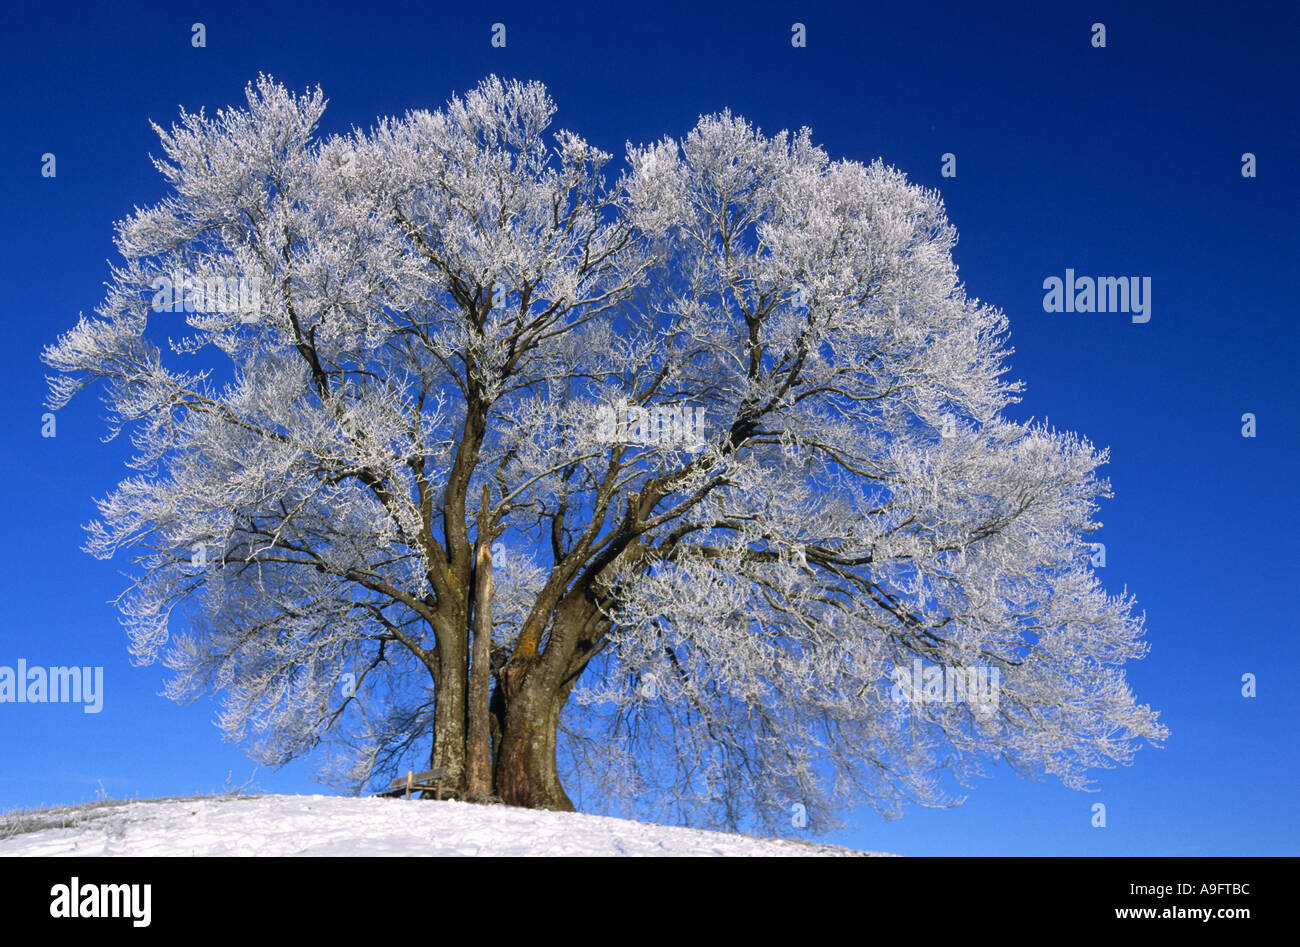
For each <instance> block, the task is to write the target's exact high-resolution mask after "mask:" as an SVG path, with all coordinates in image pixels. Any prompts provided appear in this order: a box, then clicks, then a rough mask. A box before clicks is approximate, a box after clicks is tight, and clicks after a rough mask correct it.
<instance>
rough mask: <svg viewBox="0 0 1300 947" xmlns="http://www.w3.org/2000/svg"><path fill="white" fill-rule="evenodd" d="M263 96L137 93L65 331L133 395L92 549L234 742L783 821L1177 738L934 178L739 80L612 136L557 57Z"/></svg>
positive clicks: (531, 793) (926, 800) (380, 769)
mask: <svg viewBox="0 0 1300 947" xmlns="http://www.w3.org/2000/svg"><path fill="white" fill-rule="evenodd" d="M247 98H248V107H247V108H246V109H232V110H225V111H220V112H218V113H217V114H216V116H215V117H207V116H205V115H204V113H202V112H200V113H199V114H197V115H196V114H189V113H185V112H182V113H181V118H180V121H179V123H178V124H177V125H175V126H173V127H172V128H171V129H170V130H164V129H162V128H156V130H157V131H158V133H159V136H160V138H161V142H162V148H163V151H164V153H165V158H164V159H158V160H156V161H155V164H156V166H157V168H158V169H159V171H160V172H161V173H162V174H163V176H164V177H165V178H166V181H167V183H168V185H169V186H170V193H169V194H168V195H167V196H166V197H165V199H164V200H162V201H161V202H160V203H158V204H157V205H156V206H153V207H149V208H147V209H143V210H140V209H137V210H136V211H135V213H134V214H132V215H131V216H129V217H128V218H127V219H125V220H124V221H123V222H121V223H120V224H119V226H118V235H117V246H118V248H119V250H120V252H121V254H122V257H123V259H124V262H123V263H121V264H120V265H119V266H117V267H116V268H115V269H114V271H113V273H112V280H111V283H110V284H109V289H108V292H107V294H106V298H105V299H104V301H103V302H102V304H101V306H100V307H99V309H98V311H97V315H98V318H96V319H85V318H82V319H81V320H80V321H79V322H78V324H77V326H76V327H75V328H73V329H72V330H70V331H69V332H67V333H66V334H64V335H63V336H62V337H61V338H60V339H59V341H58V342H57V344H55V345H53V346H51V347H49V348H48V349H46V351H45V353H44V359H45V361H46V363H47V364H48V365H50V366H51V367H52V368H54V369H56V370H57V373H56V374H55V375H53V376H52V377H51V380H50V384H51V389H50V397H49V404H50V406H51V407H52V408H54V409H58V408H60V407H62V406H63V405H65V404H66V403H67V402H68V400H69V399H70V398H72V397H73V396H74V394H76V393H77V392H78V391H80V390H81V389H82V388H85V387H88V386H91V385H95V384H96V383H101V382H102V383H103V384H102V388H103V393H104V396H105V399H106V402H107V404H108V406H109V410H110V412H111V423H112V432H113V433H117V432H118V431H121V430H125V429H129V430H130V432H131V436H132V443H133V445H134V447H135V458H134V461H133V464H134V467H135V468H136V471H137V472H136V473H135V475H133V476H130V477H129V478H127V479H125V480H123V482H122V483H120V484H119V485H118V486H117V488H116V489H115V490H114V491H113V492H111V493H110V494H109V495H108V496H107V498H106V499H104V500H102V501H101V502H100V503H99V508H100V518H99V519H98V520H96V521H94V522H92V523H91V524H90V525H89V527H88V530H89V539H88V549H89V551H90V552H92V553H93V554H95V555H96V556H99V557H111V556H113V555H114V554H115V553H117V552H118V551H119V550H129V551H131V552H132V554H133V555H134V559H133V561H134V563H135V574H134V577H133V579H134V580H133V582H132V584H131V585H130V586H129V588H128V589H127V590H126V591H125V592H124V593H123V595H122V597H121V599H120V600H119V601H120V607H121V610H122V612H123V614H124V616H125V621H126V623H127V625H128V626H129V631H130V635H131V640H132V649H133V653H134V654H135V656H136V657H137V658H138V659H139V660H142V661H150V660H155V659H157V658H159V657H161V658H162V659H163V660H164V661H165V662H166V663H167V664H168V666H169V667H171V668H173V669H174V670H175V672H176V673H175V675H174V677H173V678H172V681H171V684H170V693H171V695H172V696H174V697H176V698H177V699H186V698H191V697H194V696H197V695H200V694H204V693H213V692H215V693H219V694H220V695H221V697H222V699H223V708H224V709H223V714H222V716H221V718H220V725H221V727H222V728H223V729H224V731H225V732H226V734H228V736H229V737H230V738H231V739H237V740H244V741H247V742H248V744H249V746H250V751H251V752H254V753H255V754H256V755H257V756H258V757H259V758H261V759H264V760H266V761H269V762H271V763H279V762H284V761H287V760H289V759H292V758H295V757H298V756H300V755H303V754H305V753H308V752H310V751H311V750H312V749H313V748H315V747H317V746H318V745H319V744H321V743H322V741H326V743H325V748H328V750H329V752H328V753H327V754H323V755H324V756H325V757H326V760H327V764H328V766H329V767H330V771H331V772H332V773H334V774H335V777H336V778H337V777H339V776H341V777H342V778H344V779H346V780H348V781H350V784H351V785H352V786H354V787H355V788H358V789H359V788H361V787H363V786H364V785H366V784H367V783H368V782H371V781H372V780H378V779H380V778H381V777H384V776H387V775H389V774H391V772H392V770H393V769H395V768H396V767H397V766H398V765H399V764H401V763H402V762H403V761H404V760H411V759H412V758H415V757H417V755H418V757H420V759H421V762H422V761H423V757H424V755H425V754H428V759H429V760H430V762H431V764H432V765H434V766H440V767H445V768H446V771H447V777H446V779H447V784H448V786H449V788H450V789H451V791H452V792H453V793H454V794H456V795H459V796H460V797H462V798H485V797H489V796H494V795H495V796H499V797H500V798H502V799H504V800H505V801H506V802H509V803H512V804H517V805H526V806H537V807H553V808H572V806H573V803H572V802H571V801H570V796H569V794H568V793H567V792H566V789H565V786H564V785H563V783H562V779H561V771H562V767H561V766H560V763H561V762H562V761H563V762H565V763H566V764H567V766H566V767H564V768H565V769H566V770H567V771H569V772H568V775H567V777H566V780H565V781H567V782H568V785H569V788H570V789H573V788H574V787H579V788H581V790H582V797H581V799H582V802H583V805H584V806H587V807H591V808H597V809H601V808H604V809H606V810H609V809H617V808H620V807H622V808H627V809H630V810H632V811H637V812H641V813H645V814H651V815H654V816H658V817H670V818H677V819H679V820H685V821H689V822H696V823H712V824H721V825H729V826H741V825H748V826H758V827H766V828H768V829H774V828H779V827H780V825H782V824H788V821H789V812H790V811H791V807H792V806H793V805H795V804H798V805H802V806H803V807H804V811H806V812H807V814H808V818H809V819H810V820H811V824H812V825H813V826H814V827H819V828H824V827H826V826H828V825H830V824H832V822H833V817H834V814H835V813H836V812H837V811H842V810H843V809H844V807H845V806H848V805H852V804H856V803H860V802H863V801H869V802H871V803H873V804H875V805H876V806H877V807H878V808H879V809H881V810H882V811H885V812H894V811H896V810H897V809H898V807H899V806H900V804H901V803H903V802H905V801H907V800H914V801H918V802H921V803H923V804H944V803H946V802H948V801H950V797H949V796H948V794H947V791H946V790H945V786H944V782H945V777H946V776H952V777H955V778H956V780H957V781H959V782H961V783H963V784H965V783H966V782H968V780H969V778H970V777H971V776H972V775H973V774H976V773H978V772H980V768H981V765H982V763H983V762H984V761H987V760H1002V761H1005V762H1007V763H1009V764H1010V765H1011V766H1012V767H1014V768H1015V769H1016V770H1017V771H1019V772H1022V773H1024V774H1027V775H1037V774H1041V773H1050V774H1054V775H1056V776H1058V777H1059V778H1060V779H1061V780H1063V781H1064V782H1065V784H1066V785H1068V786H1072V787H1079V786H1082V785H1085V784H1086V779H1087V774H1088V771H1089V770H1091V769H1093V768H1096V767H1106V766H1109V765H1113V764H1114V763H1116V762H1119V763H1126V762H1129V761H1130V760H1131V758H1132V755H1133V753H1134V752H1135V750H1136V749H1137V747H1138V745H1139V744H1140V742H1141V741H1143V740H1146V741H1149V742H1153V743H1158V742H1159V741H1160V740H1162V739H1163V738H1164V737H1165V735H1166V731H1165V728H1164V727H1163V726H1161V725H1160V724H1159V723H1157V714H1156V713H1155V712H1153V711H1152V710H1150V709H1149V708H1148V707H1147V706H1144V705H1139V704H1137V703H1136V702H1135V699H1134V696H1133V694H1132V693H1131V691H1130V690H1129V688H1128V686H1127V684H1126V682H1125V678H1124V674H1123V666H1124V664H1125V663H1126V662H1127V661H1128V660H1129V659H1134V658H1138V657H1140V656H1141V655H1142V654H1143V653H1144V651H1145V645H1144V644H1143V643H1142V640H1141V639H1142V633H1143V629H1142V619H1141V618H1140V617H1138V616H1135V615H1134V614H1133V605H1134V602H1133V600H1132V599H1131V598H1129V597H1127V595H1125V596H1120V597H1115V596H1111V595H1108V594H1107V593H1106V592H1105V591H1104V590H1103V589H1102V587H1101V586H1100V584H1099V582H1098V580H1097V578H1096V577H1095V575H1094V573H1093V571H1092V568H1091V564H1090V562H1089V556H1090V554H1091V549H1090V547H1089V545H1088V543H1087V537H1088V535H1089V534H1090V533H1091V532H1092V531H1093V530H1094V529H1096V527H1097V525H1098V524H1097V523H1096V522H1095V520H1094V519H1093V517H1094V514H1095V512H1096V501H1097V500H1098V499H1099V498H1101V497H1104V496H1106V495H1108V490H1109V487H1108V485H1107V483H1106V482H1105V481H1104V480H1101V479H1098V477H1097V475H1096V471H1097V468H1098V467H1099V465H1101V464H1103V463H1104V462H1105V460H1106V455H1105V452H1101V451H1097V450H1095V449H1094V448H1093V446H1092V445H1090V444H1089V443H1088V442H1087V441H1086V440H1083V439H1082V438H1079V437H1077V436H1074V435H1071V434H1064V433H1059V432H1056V431H1053V430H1049V429H1047V428H1046V427H1044V426H1042V425H1036V424H1025V423H1017V422H1013V421H1011V420H1009V419H1007V418H1006V417H1004V416H1003V411H1004V409H1005V408H1006V407H1007V405H1008V404H1010V403H1013V402H1014V401H1016V400H1017V398H1016V394H1017V392H1018V391H1019V385H1018V384H1017V383H1014V382H1008V381H1006V380H1004V378H1003V375H1004V373H1005V366H1004V364H1003V361H1004V359H1005V357H1006V356H1007V354H1008V352H1009V350H1008V349H1007V348H1006V347H1005V342H1006V328H1007V324H1006V319H1005V317H1004V316H1003V315H1002V314H1001V313H1000V312H999V311H997V310H996V309H994V308H991V307H989V306H988V305H983V304H981V303H980V302H979V301H978V300H974V299H970V298H968V297H967V296H966V295H965V293H964V291H963V288H962V286H961V284H960V282H959V281H958V279H957V270H956V267H955V266H954V264H953V262H952V257H951V251H952V247H953V243H954V240H955V235H954V232H953V229H952V227H951V226H950V225H949V223H948V221H947V219H946V217H945V214H944V209H943V204H942V202H941V200H940V199H939V197H938V195H937V194H936V193H934V192H932V191H927V190H924V189H922V188H919V187H917V186H915V185H912V184H909V183H908V182H907V180H906V179H905V177H904V176H903V175H902V174H901V173H900V172H898V171H896V170H894V169H892V168H889V167H886V166H884V165H882V164H881V163H879V162H876V163H874V164H871V165H870V166H864V165H862V164H860V163H857V162H852V161H832V160H831V159H830V158H829V157H828V156H827V155H826V154H825V152H823V151H822V150H821V149H820V148H818V147H817V146H815V145H814V144H813V142H812V140H811V137H810V133H809V132H808V130H807V129H804V130H802V131H800V132H799V133H798V134H787V133H784V132H783V133H781V134H778V135H775V136H772V137H768V136H766V135H763V134H761V133H760V132H759V131H758V130H757V129H755V128H754V127H752V126H751V125H749V124H748V123H747V122H746V121H744V120H743V119H741V118H738V117H735V116H733V115H731V114H730V113H727V112H724V113H722V114H719V115H713V116H710V117H705V118H702V119H701V120H700V121H699V123H698V124H697V125H696V127H695V128H694V130H693V131H691V132H690V133H689V134H688V135H687V136H686V137H685V138H684V139H683V140H681V141H674V140H670V139H667V138H665V139H663V140H661V141H659V142H658V143H655V144H653V145H649V146H644V147H634V146H628V148H627V153H626V167H625V168H624V169H623V170H621V171H620V172H617V173H616V172H614V171H612V170H610V168H609V164H610V160H611V156H610V155H609V154H606V153H604V152H601V151H599V150H597V149H596V148H595V147H593V146H592V145H590V144H588V143H587V142H586V141H584V140H583V139H581V138H579V137H578V136H576V135H574V134H571V133H569V132H566V131H561V132H558V133H551V132H550V131H548V129H549V127H550V124H551V120H552V117H553V113H554V105H553V103H552V102H551V100H550V98H549V97H548V95H547V93H546V91H545V89H544V88H543V87H542V86H541V85H540V84H537V83H530V84H521V83H518V82H503V81H500V80H498V79H496V78H490V79H488V80H485V81H484V82H482V83H481V84H480V85H479V86H478V87H477V88H476V89H474V90H473V91H472V92H470V93H469V94H468V95H466V96H465V97H464V98H453V99H452V100H451V101H450V103H449V104H448V105H447V106H446V107H445V108H444V109H442V110H440V111H436V112H432V113H431V112H427V111H416V112H411V113H409V114H407V115H406V116H405V117H404V118H401V119H390V120H383V121H380V122H379V123H378V124H377V125H376V126H375V127H374V128H372V129H371V130H369V131H361V130H354V131H353V132H352V133H350V134H348V135H344V136H333V137H322V136H320V135H318V134H317V124H318V121H319V119H320V117H321V115H322V112H323V110H324V107H325V101H324V99H323V97H322V95H321V93H320V91H319V90H316V91H315V92H314V93H310V94H306V95H304V96H297V95H294V94H291V93H289V92H287V91H286V90H285V89H284V88H282V87H281V86H280V85H278V84H276V83H275V82H274V81H272V80H271V79H268V78H262V79H260V80H259V81H258V82H257V83H256V85H255V86H250V88H249V89H248V93H247ZM971 671H977V672H978V673H979V674H980V675H984V677H983V678H981V679H982V680H983V682H984V686H983V688H982V689H979V688H976V689H975V691H976V693H975V695H974V696H975V697H978V699H971V698H972V694H970V693H966V694H965V697H966V698H967V699H963V693H964V692H963V688H962V686H961V685H962V683H963V682H965V681H968V678H966V677H965V675H966V674H967V672H971ZM953 679H957V686H956V687H955V688H954V687H953V685H952V680H953ZM972 683H973V682H972ZM325 748H323V749H325ZM403 768H404V767H403ZM624 803H626V805H624Z"/></svg>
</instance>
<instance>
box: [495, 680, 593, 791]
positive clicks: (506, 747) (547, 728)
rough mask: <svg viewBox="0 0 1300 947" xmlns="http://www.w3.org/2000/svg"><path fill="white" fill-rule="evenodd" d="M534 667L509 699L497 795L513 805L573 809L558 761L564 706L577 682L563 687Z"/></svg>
mask: <svg viewBox="0 0 1300 947" xmlns="http://www.w3.org/2000/svg"><path fill="white" fill-rule="evenodd" d="M540 670H541V668H539V667H536V666H534V667H531V668H529V669H528V671H530V672H532V673H527V672H526V673H525V675H524V677H523V680H522V681H520V682H519V684H520V686H519V687H518V690H517V692H516V693H515V694H514V696H513V697H511V696H509V690H511V689H512V688H508V689H507V695H508V696H507V699H506V726H505V732H504V733H503V734H502V737H501V754H500V758H499V759H498V760H497V795H498V796H500V797H501V799H502V801H504V802H506V803H507V804H509V805H512V806H525V807H528V808H531V809H559V810H563V811H565V812H573V811H574V806H573V802H572V801H571V800H570V799H569V796H568V794H567V793H566V792H565V791H564V787H563V786H562V785H561V784H560V774H559V769H558V766H557V764H556V756H555V754H556V744H557V732H558V729H559V723H560V710H561V709H562V708H563V706H564V701H565V698H566V697H567V696H568V692H569V690H570V689H571V687H572V685H569V686H566V687H562V688H560V689H558V690H557V688H555V687H554V686H548V682H547V681H546V679H545V678H544V676H543V675H542V674H540V673H537V672H539V671H540Z"/></svg>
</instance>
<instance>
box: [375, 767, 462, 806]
mask: <svg viewBox="0 0 1300 947" xmlns="http://www.w3.org/2000/svg"><path fill="white" fill-rule="evenodd" d="M446 772H447V770H446V769H445V768H444V767H439V768H437V769H428V770H425V771H424V772H423V773H417V772H414V771H412V770H407V772H406V775H405V776H399V777H397V779H394V780H393V782H392V785H390V786H389V787H388V788H387V789H385V790H384V791H383V792H377V793H375V795H376V796H401V795H403V794H404V795H405V796H406V798H407V799H410V798H411V793H412V792H415V791H420V792H432V793H433V794H434V796H435V797H436V798H438V799H441V798H442V777H443V774H445V773H446Z"/></svg>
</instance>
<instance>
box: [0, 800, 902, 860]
mask: <svg viewBox="0 0 1300 947" xmlns="http://www.w3.org/2000/svg"><path fill="white" fill-rule="evenodd" d="M14 833H17V834H14ZM5 836H8V837H7V838H6V837H5ZM876 854H881V853H879V852H857V851H853V850H851V849H846V848H837V847H835V846H831V845H815V844H811V843H807V842H789V841H774V840H768V839H758V838H751V837H749V836H744V835H729V834H726V833H721V832H704V831H700V830H697V829H681V828H670V827H667V826H662V825H651V824H648V823H644V822H631V821H628V820H626V819H611V818H606V817H604V816H595V815H583V814H581V813H574V812H537V811H531V810H525V809H513V808H508V807H506V806H480V805H471V804H469V803H463V802H433V801H421V800H410V801H408V800H405V799H375V798H352V797H340V796H208V797H196V798H193V799H163V800H144V801H138V802H109V803H91V804H88V805H85V806H80V807H77V808H75V809H63V810H47V811H46V812H34V813H24V814H22V815H21V816H15V815H11V816H8V817H5V818H0V856H5V855H9V856H24V855H38V856H40V855H107V856H122V855H769V856H770V855H778V856H779V855H795V856H798V855H876Z"/></svg>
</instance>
